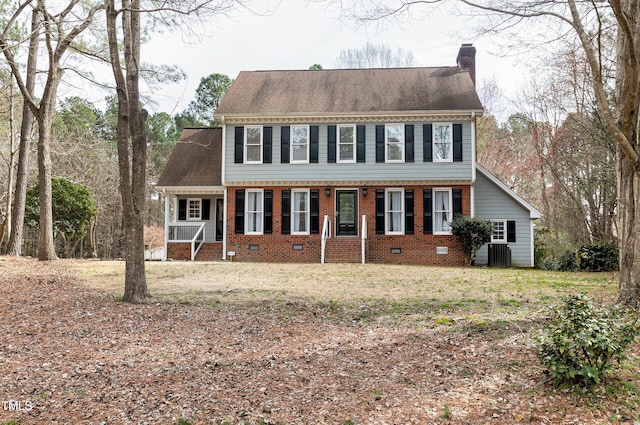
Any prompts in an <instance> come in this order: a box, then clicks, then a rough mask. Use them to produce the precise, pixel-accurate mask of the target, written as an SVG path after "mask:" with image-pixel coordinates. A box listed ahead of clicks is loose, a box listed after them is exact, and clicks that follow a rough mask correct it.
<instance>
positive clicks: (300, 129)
mask: <svg viewBox="0 0 640 425" xmlns="http://www.w3.org/2000/svg"><path fill="white" fill-rule="evenodd" d="M291 163H292V164H308V163H309V126H308V125H292V126H291Z"/></svg>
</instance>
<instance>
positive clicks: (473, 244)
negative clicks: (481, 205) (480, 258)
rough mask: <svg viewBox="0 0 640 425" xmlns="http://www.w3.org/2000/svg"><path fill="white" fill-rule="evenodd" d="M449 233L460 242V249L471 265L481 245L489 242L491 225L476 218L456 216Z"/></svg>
mask: <svg viewBox="0 0 640 425" xmlns="http://www.w3.org/2000/svg"><path fill="white" fill-rule="evenodd" d="M451 233H453V234H454V235H456V236H457V237H458V240H460V242H462V249H463V250H464V253H465V255H466V257H467V259H468V264H469V265H472V264H473V262H474V261H475V258H476V252H478V250H479V249H480V248H482V245H484V244H486V243H488V242H491V235H492V234H493V223H492V222H491V220H485V219H482V218H478V217H466V216H458V217H456V218H454V219H453V221H452V222H451Z"/></svg>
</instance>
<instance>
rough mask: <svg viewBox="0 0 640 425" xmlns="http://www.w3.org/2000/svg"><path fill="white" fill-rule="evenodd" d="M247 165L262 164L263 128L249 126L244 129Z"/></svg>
mask: <svg viewBox="0 0 640 425" xmlns="http://www.w3.org/2000/svg"><path fill="white" fill-rule="evenodd" d="M244 158H245V160H244V162H245V164H262V126H261V125H248V126H246V127H245V128H244Z"/></svg>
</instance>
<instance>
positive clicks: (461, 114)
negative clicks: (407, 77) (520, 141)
mask: <svg viewBox="0 0 640 425" xmlns="http://www.w3.org/2000/svg"><path fill="white" fill-rule="evenodd" d="M483 113H484V110H483V109H482V108H478V109H454V110H425V111H375V112H331V113H326V112H322V113H311V112H291V113H278V114H251V113H228V112H227V113H224V114H217V115H216V116H215V118H216V119H217V120H220V121H222V122H223V123H235V122H258V121H260V122H287V121H305V122H330V121H335V122H346V121H383V120H387V119H395V120H399V119H402V120H420V119H469V118H473V117H480V116H482V115H483Z"/></svg>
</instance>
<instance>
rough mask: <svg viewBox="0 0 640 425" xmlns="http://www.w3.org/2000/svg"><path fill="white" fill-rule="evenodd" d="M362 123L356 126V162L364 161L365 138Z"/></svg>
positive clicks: (365, 150)
mask: <svg viewBox="0 0 640 425" xmlns="http://www.w3.org/2000/svg"><path fill="white" fill-rule="evenodd" d="M365 129H366V127H365V126H364V125H358V126H356V162H366V155H367V139H366V135H365V131H366V130H365Z"/></svg>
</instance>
